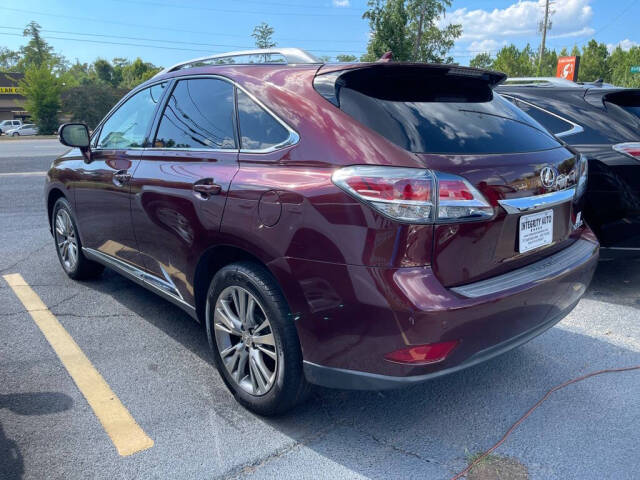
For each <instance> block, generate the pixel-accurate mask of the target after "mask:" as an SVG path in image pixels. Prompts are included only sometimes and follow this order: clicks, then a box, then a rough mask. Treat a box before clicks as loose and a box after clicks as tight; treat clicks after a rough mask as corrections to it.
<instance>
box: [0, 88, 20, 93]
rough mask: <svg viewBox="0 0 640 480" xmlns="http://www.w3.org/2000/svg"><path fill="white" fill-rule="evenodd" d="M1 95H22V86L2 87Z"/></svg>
mask: <svg viewBox="0 0 640 480" xmlns="http://www.w3.org/2000/svg"><path fill="white" fill-rule="evenodd" d="M0 95H20V87H0Z"/></svg>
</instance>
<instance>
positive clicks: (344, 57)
mask: <svg viewBox="0 0 640 480" xmlns="http://www.w3.org/2000/svg"><path fill="white" fill-rule="evenodd" d="M336 60H338V61H339V62H356V61H357V60H358V57H356V56H355V55H347V54H344V53H343V54H340V55H336Z"/></svg>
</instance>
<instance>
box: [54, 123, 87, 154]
mask: <svg viewBox="0 0 640 480" xmlns="http://www.w3.org/2000/svg"><path fill="white" fill-rule="evenodd" d="M58 139H59V140H60V143H61V144H63V145H66V146H67V147H79V148H80V149H82V150H87V149H88V148H89V129H88V128H87V126H86V125H85V124H84V123H65V124H63V125H60V128H59V129H58Z"/></svg>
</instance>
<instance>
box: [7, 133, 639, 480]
mask: <svg viewBox="0 0 640 480" xmlns="http://www.w3.org/2000/svg"><path fill="white" fill-rule="evenodd" d="M62 151H64V147H62V146H60V145H59V144H58V143H57V141H55V140H16V141H14V140H0V478H3V479H4V478H25V479H40V478H49V479H54V478H198V479H199V478H207V479H212V478H276V477H277V478H310V479H311V478H313V479H316V478H376V479H388V478H427V479H447V478H450V477H452V476H453V475H455V473H457V472H458V471H460V470H462V469H463V468H464V467H465V466H466V465H467V463H468V461H469V458H470V457H471V456H472V455H474V454H475V453H477V452H479V451H483V450H485V449H487V448H489V447H490V446H492V445H493V444H494V443H495V442H496V441H497V440H498V439H499V438H500V437H501V436H502V435H503V433H504V432H505V431H506V430H507V429H508V428H509V427H510V426H511V424H512V423H513V422H514V421H516V420H517V419H518V418H519V417H520V416H521V415H522V414H523V413H524V412H525V411H526V410H527V409H528V408H529V407H530V406H532V405H533V404H534V403H535V402H536V401H537V400H538V399H539V398H540V397H541V396H542V395H543V394H544V393H545V392H546V391H547V390H549V389H550V388H551V387H553V386H555V385H557V384H559V383H562V382H564V381H566V380H569V379H571V378H574V377H577V376H580V375H583V374H585V373H588V372H591V371H595V370H600V369H605V368H615V367H624V366H631V365H640V252H639V254H638V255H637V256H636V257H626V258H622V259H620V258H614V259H608V254H605V255H604V256H605V257H607V259H605V260H602V261H601V262H600V264H599V267H598V270H597V273H596V277H595V279H594V282H593V284H592V285H591V287H590V289H589V290H588V293H587V295H586V296H585V298H584V299H583V300H582V301H581V302H580V304H579V305H578V307H577V308H576V309H575V310H574V311H573V312H572V313H571V314H570V315H569V316H568V317H567V318H566V319H565V320H563V321H562V322H561V323H559V324H558V325H557V326H556V327H554V328H553V329H551V330H549V331H548V332H547V333H545V334H544V335H542V336H540V337H538V338H536V339H535V340H533V341H532V342H530V343H528V344H526V345H524V346H523V347H521V348H519V349H517V350H515V351H512V352H510V353H507V354H505V355H503V356H501V357H498V358H496V359H494V360H492V361H490V362H487V363H485V364H482V365H479V366H476V367H473V368H471V369H468V370H465V371H462V372H459V373H456V374H453V375H450V376H448V377H444V378H439V379H436V380H433V381H431V382H430V383H427V384H424V385H420V386H416V387H412V388H409V389H405V390H399V391H391V392H385V393H377V392H347V391H337V390H328V389H316V390H314V392H313V395H312V397H311V399H310V400H309V402H307V403H306V404H305V405H303V406H301V407H299V408H297V409H296V410H295V411H293V412H292V413H290V414H288V415H286V416H284V417H280V418H276V419H263V418H260V417H257V416H255V415H253V414H250V413H249V412H247V411H246V410H244V409H243V408H242V407H240V406H239V405H238V404H237V403H236V402H235V401H234V400H233V398H232V397H231V396H230V394H229V393H228V392H227V390H226V388H225V387H224V385H223V383H222V381H221V379H220V377H219V376H218V374H217V372H216V371H215V368H214V367H213V365H212V362H211V360H210V357H209V352H208V345H207V342H206V339H205V337H204V334H203V332H202V330H201V327H200V326H199V325H198V324H196V323H195V322H193V321H192V320H191V319H190V318H189V317H188V316H187V315H186V314H185V313H183V312H182V311H181V310H179V309H177V308H176V307H173V306H172V305H171V304H169V303H167V302H165V301H164V300H162V299H160V298H159V297H157V296H155V295H154V294H152V293H149V292H147V291H146V290H144V289H143V288H141V287H138V286H137V285H135V284H134V283H132V282H130V281H128V280H126V279H124V278H122V277H120V276H118V275H117V274H115V273H113V272H112V271H109V270H107V271H106V272H105V274H104V276H103V277H102V278H101V279H99V280H97V281H91V282H74V281H72V280H70V279H68V278H67V277H66V275H64V273H63V271H62V269H61V268H60V266H59V264H58V260H57V258H56V254H55V251H54V245H53V241H52V239H51V236H50V234H49V232H48V228H47V225H46V213H45V209H44V200H43V198H42V197H43V182H44V173H43V172H44V171H46V170H47V168H48V166H49V164H50V163H51V160H52V159H53V158H54V157H55V155H56V154H59V153H61V152H62ZM11 274H20V275H21V276H22V278H23V279H24V281H25V282H26V284H28V285H29V287H30V288H31V289H33V291H34V292H35V294H36V295H37V297H39V298H40V299H41V300H42V302H44V304H45V305H46V307H47V308H48V310H49V311H50V312H51V313H52V314H53V316H55V318H56V319H57V321H58V322H59V323H60V324H61V325H62V327H63V328H64V330H66V332H68V334H69V335H70V336H71V338H72V339H73V340H74V341H75V343H77V345H78V346H79V348H80V349H81V350H82V352H84V354H85V355H86V357H87V359H88V360H89V361H90V362H91V364H92V365H93V367H95V370H97V372H99V374H100V375H101V376H102V378H103V379H104V381H105V382H106V384H108V386H109V387H110V389H111V390H112V391H113V393H114V395H115V396H117V398H118V399H119V400H120V402H121V403H122V405H123V406H124V407H125V408H126V410H127V411H128V412H129V413H130V415H131V417H132V418H133V419H135V422H136V423H137V425H138V426H139V427H140V428H141V429H142V430H143V431H144V433H145V434H146V435H147V436H148V437H149V438H150V439H151V440H152V446H150V447H149V448H146V449H144V450H141V451H138V452H137V453H134V454H132V455H128V456H121V455H119V454H118V451H117V450H116V448H115V447H114V443H113V442H112V440H111V438H110V436H109V435H107V433H106V432H105V429H104V428H103V427H102V425H101V423H100V421H99V420H98V419H97V418H96V415H95V414H94V410H93V409H92V408H91V407H90V406H89V404H88V403H87V400H86V398H85V396H83V394H82V393H81V392H80V390H79V389H78V387H77V386H76V384H75V383H74V381H73V380H72V378H71V377H70V375H69V373H68V371H67V369H66V368H65V367H64V366H63V363H62V362H61V360H60V358H59V357H58V356H57V355H56V353H55V352H54V351H53V349H52V347H51V346H50V344H49V343H48V341H47V340H46V339H45V337H44V336H43V333H42V331H41V329H40V328H39V327H38V325H37V324H36V322H34V319H33V318H32V316H31V315H30V314H29V313H28V312H27V311H26V309H25V305H24V304H23V302H21V301H20V300H19V299H18V297H17V296H16V294H15V293H14V290H13V289H12V288H11V287H10V286H9V284H8V283H7V281H6V279H3V278H2V277H3V276H6V275H11ZM639 399H640V371H633V372H627V373H618V374H611V375H603V376H599V377H595V378H591V379H589V380H586V381H584V382H581V383H578V384H575V385H572V386H570V387H568V388H566V389H563V390H561V391H559V392H558V393H556V394H554V395H553V396H552V397H551V398H550V399H549V400H548V401H547V402H545V403H544V404H543V405H542V406H541V407H540V408H539V409H538V410H536V411H535V412H534V413H533V415H532V416H531V417H530V418H529V419H527V420H526V421H525V422H524V423H523V424H522V425H521V426H520V427H519V428H518V429H517V430H516V431H515V432H514V433H513V435H511V436H510V437H509V438H508V440H507V441H506V443H505V444H504V445H502V446H501V447H500V448H499V449H498V451H497V452H496V453H497V454H498V455H499V456H502V457H509V458H512V459H514V460H515V461H517V462H519V463H520V464H521V465H523V466H524V467H525V468H526V471H527V472H528V478H532V479H568V478H580V479H602V478H616V479H632V478H638V475H639V474H638V472H639V471H640V400H639ZM487 478H489V477H487ZM504 478H510V477H504ZM514 478H515V477H514ZM517 478H522V477H517Z"/></svg>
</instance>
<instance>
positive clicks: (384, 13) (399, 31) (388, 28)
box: [361, 0, 412, 62]
mask: <svg viewBox="0 0 640 480" xmlns="http://www.w3.org/2000/svg"><path fill="white" fill-rule="evenodd" d="M368 6H369V9H368V10H367V11H366V12H364V14H363V15H362V18H365V19H367V20H369V28H370V29H371V38H370V39H369V43H368V44H367V53H366V54H364V55H363V56H362V59H361V60H362V61H363V62H374V61H376V60H377V59H379V58H380V57H381V56H382V55H383V54H384V53H385V52H388V51H391V52H393V58H394V59H395V60H408V59H409V58H411V45H412V43H411V39H410V38H409V34H408V31H407V30H408V29H407V23H408V22H409V14H408V13H407V9H406V8H405V2H404V0H369V2H368Z"/></svg>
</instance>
